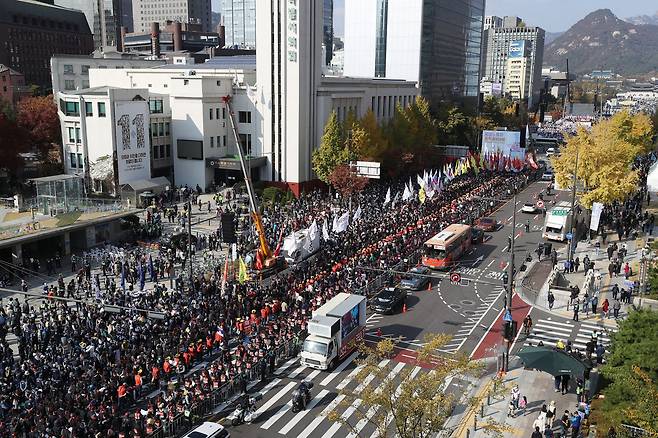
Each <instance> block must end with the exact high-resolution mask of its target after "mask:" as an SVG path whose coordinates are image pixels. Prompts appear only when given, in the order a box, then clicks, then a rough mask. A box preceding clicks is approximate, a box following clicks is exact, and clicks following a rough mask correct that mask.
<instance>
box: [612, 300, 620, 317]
mask: <svg viewBox="0 0 658 438" xmlns="http://www.w3.org/2000/svg"><path fill="white" fill-rule="evenodd" d="M619 310H621V303H620V302H619V300H614V301H613V303H612V314H613V316H614V317H615V319H618V318H619Z"/></svg>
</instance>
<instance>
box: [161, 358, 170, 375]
mask: <svg viewBox="0 0 658 438" xmlns="http://www.w3.org/2000/svg"><path fill="white" fill-rule="evenodd" d="M162 369H163V370H164V372H165V373H167V374H169V371H171V365H169V361H168V360H165V363H163V364H162Z"/></svg>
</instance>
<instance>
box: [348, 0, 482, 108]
mask: <svg viewBox="0 0 658 438" xmlns="http://www.w3.org/2000/svg"><path fill="white" fill-rule="evenodd" d="M483 18H484V0H359V1H347V2H346V3H345V70H344V74H345V75H346V76H355V77H382V78H390V79H405V80H408V81H417V82H419V83H420V85H421V91H422V94H423V96H425V97H426V98H427V99H428V100H429V101H430V104H431V105H432V106H433V107H435V108H436V106H437V105H438V104H440V103H441V102H442V101H452V102H462V103H468V104H472V105H474V104H475V103H476V102H477V96H478V87H479V67H480V52H481V42H482V20H483Z"/></svg>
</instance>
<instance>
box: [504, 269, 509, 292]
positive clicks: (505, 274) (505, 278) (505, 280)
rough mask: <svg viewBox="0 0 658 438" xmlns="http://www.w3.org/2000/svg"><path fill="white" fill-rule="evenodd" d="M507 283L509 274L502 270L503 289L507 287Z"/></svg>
mask: <svg viewBox="0 0 658 438" xmlns="http://www.w3.org/2000/svg"><path fill="white" fill-rule="evenodd" d="M508 285H509V274H508V273H507V271H505V272H503V286H505V289H507V286H508Z"/></svg>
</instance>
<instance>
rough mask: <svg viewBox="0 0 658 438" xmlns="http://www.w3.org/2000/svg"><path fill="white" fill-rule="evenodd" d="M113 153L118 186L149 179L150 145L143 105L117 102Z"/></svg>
mask: <svg viewBox="0 0 658 438" xmlns="http://www.w3.org/2000/svg"><path fill="white" fill-rule="evenodd" d="M114 115H115V117H114V120H116V122H115V123H116V124H115V129H116V143H117V144H116V151H117V162H118V169H119V184H126V183H129V182H131V181H138V180H144V179H150V178H151V142H150V138H149V135H148V133H147V132H146V128H147V126H148V123H149V108H148V103H147V102H145V101H132V102H117V103H116V104H115V105H114Z"/></svg>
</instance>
